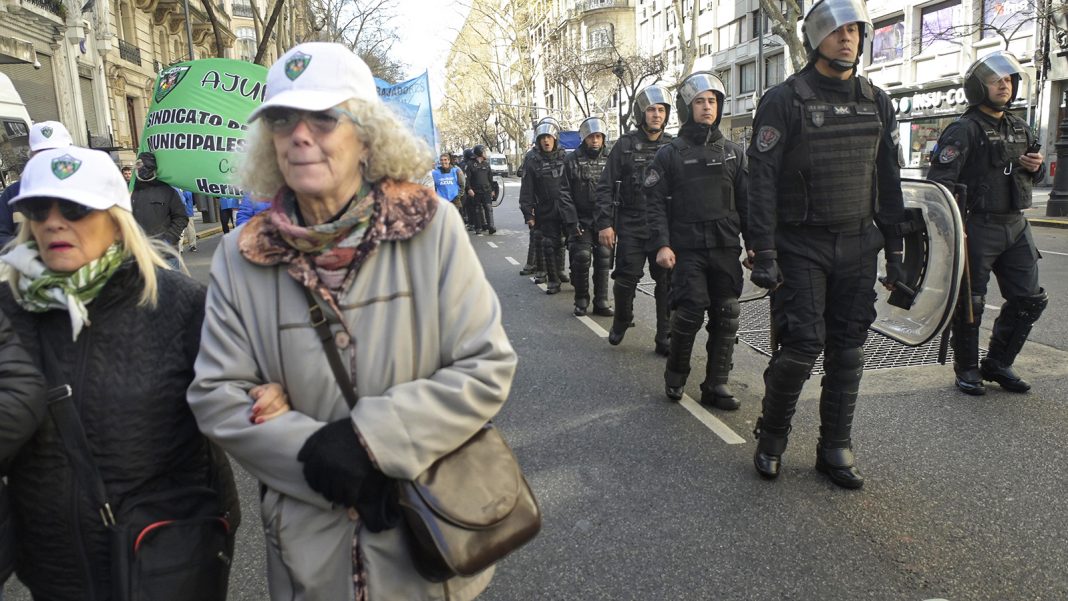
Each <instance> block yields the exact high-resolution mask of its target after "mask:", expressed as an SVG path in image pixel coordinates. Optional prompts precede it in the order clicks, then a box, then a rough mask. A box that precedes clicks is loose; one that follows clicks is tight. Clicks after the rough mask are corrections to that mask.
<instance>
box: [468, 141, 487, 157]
mask: <svg viewBox="0 0 1068 601" xmlns="http://www.w3.org/2000/svg"><path fill="white" fill-rule="evenodd" d="M471 154H472V155H473V156H475V157H476V158H477V157H485V156H486V147H485V146H484V145H482V144H476V145H475V147H474V148H472V149H471Z"/></svg>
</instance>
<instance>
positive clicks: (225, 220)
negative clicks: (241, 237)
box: [219, 196, 240, 234]
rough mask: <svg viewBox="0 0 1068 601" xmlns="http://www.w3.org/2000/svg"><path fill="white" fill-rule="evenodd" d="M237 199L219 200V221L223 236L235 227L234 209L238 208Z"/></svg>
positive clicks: (221, 198) (226, 197)
mask: <svg viewBox="0 0 1068 601" xmlns="http://www.w3.org/2000/svg"><path fill="white" fill-rule="evenodd" d="M239 204H240V203H239V202H238V199H237V198H236V197H234V196H222V197H220V198H219V221H221V222H222V230H223V233H224V234H229V233H230V228H231V227H237V226H236V225H233V223H234V209H236V208H238V205H239Z"/></svg>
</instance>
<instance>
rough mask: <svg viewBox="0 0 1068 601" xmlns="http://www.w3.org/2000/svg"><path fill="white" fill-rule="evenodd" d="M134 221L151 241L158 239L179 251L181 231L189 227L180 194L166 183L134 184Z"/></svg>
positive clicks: (140, 182) (139, 182)
mask: <svg viewBox="0 0 1068 601" xmlns="http://www.w3.org/2000/svg"><path fill="white" fill-rule="evenodd" d="M132 196H133V214H134V219H136V220H137V223H139V224H140V225H141V229H143V230H145V233H146V234H148V236H149V237H150V238H159V239H160V240H163V241H164V242H166V243H167V244H170V245H171V246H173V247H175V248H177V247H178V241H179V240H181V239H182V230H184V229H185V226H186V225H187V224H188V223H189V217H188V216H186V214H185V202H183V201H182V197H181V196H179V195H178V192H177V191H176V190H175V189H174V188H172V187H170V186H168V185H167V184H165V183H163V182H158V181H151V182H142V181H140V180H138V182H137V183H136V184H134V191H133V195H132Z"/></svg>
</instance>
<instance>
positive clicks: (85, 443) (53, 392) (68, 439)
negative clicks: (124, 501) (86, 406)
mask: <svg viewBox="0 0 1068 601" xmlns="http://www.w3.org/2000/svg"><path fill="white" fill-rule="evenodd" d="M37 339H38V341H39V342H40V344H41V350H42V352H43V353H44V371H45V376H46V378H47V379H48V382H49V384H51V385H53V386H54V387H53V388H50V389H49V390H48V412H49V413H50V414H51V415H52V421H53V422H55V424H56V430H57V431H58V432H59V438H60V441H61V442H62V443H63V446H64V450H65V451H66V453H67V458H68V459H69V460H70V463H71V469H73V470H74V477H75V478H76V479H77V480H78V482H79V484H80V485H81V486H82V488H84V489H85V491H86V492H87V493H88V494H89V495H90V497H91V498H92V501H93V503H94V504H96V505H97V506H98V507H99V509H98V511H99V512H100V519H101V520H102V521H103V522H104V525H105V526H108V527H111V526H114V525H115V514H114V513H112V511H111V503H110V502H109V501H108V491H107V487H106V486H104V478H103V477H102V476H101V475H100V468H98V467H97V465H96V462H95V461H93V452H92V450H90V448H89V440H88V439H87V438H86V436H85V428H83V427H82V420H81V418H80V417H78V410H77V408H76V407H75V406H74V391H73V389H72V388H71V386H70V384H59V385H57V384H56V382H60V381H62V380H63V379H64V378H62V377H60V376H59V374H58V369H59V367H58V366H59V360H58V359H56V353H55V351H54V350H52V346H51V345H50V344H48V342H47V341H46V340H45V338H44V336H43V335H42V334H41V332H40V331H38V333H37Z"/></svg>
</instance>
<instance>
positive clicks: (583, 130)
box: [579, 117, 608, 142]
mask: <svg viewBox="0 0 1068 601" xmlns="http://www.w3.org/2000/svg"><path fill="white" fill-rule="evenodd" d="M592 134H602V135H604V136H605V137H606V138H607V137H608V127H607V126H606V125H605V122H604V119H601V118H600V117H590V118H589V119H586V120H585V121H583V122H582V125H579V137H580V138H582V141H583V142H585V141H586V138H588V137H590V135H592Z"/></svg>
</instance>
